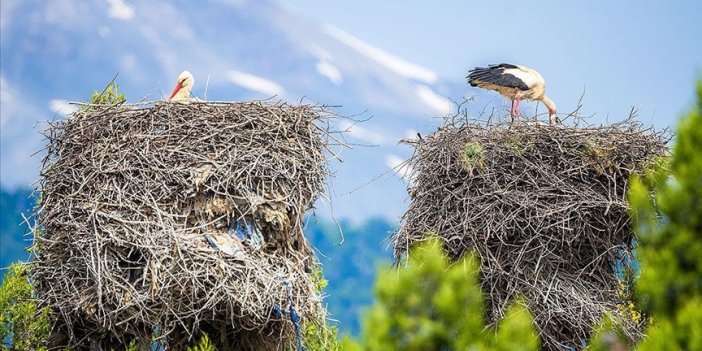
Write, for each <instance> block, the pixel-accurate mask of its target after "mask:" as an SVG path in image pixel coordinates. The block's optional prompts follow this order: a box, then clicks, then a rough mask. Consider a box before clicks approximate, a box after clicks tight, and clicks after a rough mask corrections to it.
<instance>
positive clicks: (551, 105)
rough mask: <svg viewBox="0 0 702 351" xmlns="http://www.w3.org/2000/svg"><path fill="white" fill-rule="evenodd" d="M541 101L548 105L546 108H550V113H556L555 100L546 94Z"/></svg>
mask: <svg viewBox="0 0 702 351" xmlns="http://www.w3.org/2000/svg"><path fill="white" fill-rule="evenodd" d="M541 102H543V103H544V105H546V108H548V113H549V114H554V113H556V104H555V103H554V102H553V100H551V99H549V98H548V96H546V94H544V96H543V97H542V98H541Z"/></svg>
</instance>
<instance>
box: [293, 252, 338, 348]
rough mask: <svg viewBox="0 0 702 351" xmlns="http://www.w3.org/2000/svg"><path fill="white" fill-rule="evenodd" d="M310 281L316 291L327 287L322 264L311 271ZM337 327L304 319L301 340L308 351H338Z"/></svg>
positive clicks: (321, 290) (320, 291)
mask: <svg viewBox="0 0 702 351" xmlns="http://www.w3.org/2000/svg"><path fill="white" fill-rule="evenodd" d="M312 281H313V282H314V284H315V288H316V290H317V292H318V293H320V294H321V293H322V292H323V291H324V289H325V288H326V287H327V284H328V281H327V280H326V279H324V274H323V271H322V265H321V264H318V265H317V266H316V267H315V268H314V272H313V273H312ZM336 335H337V328H336V327H333V326H330V325H328V324H327V323H324V324H323V325H320V324H319V323H316V322H315V321H305V322H303V324H302V340H303V342H304V344H305V346H306V349H307V350H310V351H326V350H329V351H338V350H341V346H340V345H339V340H338V339H337V336H336Z"/></svg>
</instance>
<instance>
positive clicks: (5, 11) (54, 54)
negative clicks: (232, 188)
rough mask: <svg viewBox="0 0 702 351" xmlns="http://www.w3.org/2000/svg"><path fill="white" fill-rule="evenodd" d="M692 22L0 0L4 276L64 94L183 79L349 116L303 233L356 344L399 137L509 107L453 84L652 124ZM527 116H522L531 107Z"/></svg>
mask: <svg viewBox="0 0 702 351" xmlns="http://www.w3.org/2000/svg"><path fill="white" fill-rule="evenodd" d="M700 13H702V2H699V1H694V0H690V1H678V2H675V3H674V4H673V3H666V2H660V1H639V2H637V3H636V4H635V5H634V4H633V3H624V2H605V1H594V2H582V1H581V2H568V3H562V2H559V1H519V2H506V1H505V2H497V3H496V2H492V1H470V2H467V1H441V2H429V1H399V0H391V1H383V2H378V1H370V0H356V1H335V2H333V3H332V2H329V1H322V0H300V1H285V0H279V1H275V0H256V1H247V0H209V1H199V2H193V1H182V2H178V1H174V2H166V1H158V0H144V1H139V2H137V1H130V0H91V1H77V0H76V1H73V0H55V1H51V2H48V1H39V0H36V1H31V0H27V1H15V0H3V1H2V2H1V3H0V16H1V17H0V32H1V34H0V39H1V41H0V137H1V142H0V188H1V189H0V191H1V192H0V205H1V206H0V235H1V236H0V240H1V241H0V244H1V247H0V255H1V257H0V268H2V269H3V272H4V268H5V267H7V266H8V265H9V264H10V262H13V261H16V260H26V259H27V257H28V254H27V253H26V251H25V250H24V248H25V247H26V246H28V245H29V244H30V240H31V238H30V237H27V236H23V234H24V233H26V232H27V231H28V230H27V228H26V227H25V226H22V225H21V222H22V214H25V215H28V213H29V209H30V208H31V207H32V205H33V202H34V200H33V199H32V198H31V196H30V194H31V192H32V189H33V187H34V185H35V184H34V183H35V182H36V181H37V179H38V174H39V163H40V160H41V157H42V151H41V150H42V148H43V140H42V135H41V132H42V130H43V129H44V127H45V125H46V124H45V123H46V121H47V120H57V119H63V118H66V116H67V114H69V113H71V112H72V111H74V110H75V106H74V105H70V104H69V102H70V101H86V100H88V99H89V98H90V95H91V94H92V92H93V91H94V90H102V88H104V87H105V86H106V85H107V83H108V82H109V81H110V80H111V79H112V78H113V77H114V76H115V75H116V74H117V73H119V76H118V78H117V83H118V84H119V86H120V88H121V90H122V91H124V92H125V93H126V95H127V99H128V101H129V102H138V101H142V100H146V101H150V100H162V99H164V98H165V97H167V95H168V93H170V91H171V89H172V87H173V86H174V85H175V79H176V76H177V75H178V73H180V72H181V71H182V70H189V71H190V72H192V73H193V75H194V76H195V87H194V89H193V95H194V96H196V97H198V98H200V99H207V100H249V99H265V98H269V97H271V96H275V97H276V98H278V99H283V100H286V101H289V102H292V103H297V102H300V101H302V102H306V103H320V104H327V105H333V106H336V107H334V110H333V111H334V112H336V113H338V114H341V115H345V116H353V117H354V119H356V120H359V121H360V120H362V122H359V123H354V122H353V121H351V120H348V121H345V122H344V121H342V122H340V125H339V126H338V127H339V128H341V129H345V130H348V137H347V141H348V142H349V143H351V144H353V147H352V148H348V149H344V150H341V158H342V159H343V162H332V164H331V166H332V168H333V170H334V173H335V176H334V178H331V179H329V182H328V183H329V186H328V198H329V199H330V200H328V201H327V200H320V201H319V202H318V204H317V206H316V207H317V208H316V210H315V211H314V214H315V216H311V217H310V220H309V226H308V228H307V231H306V232H307V235H308V238H309V239H310V240H311V241H312V242H313V244H314V245H315V246H316V247H317V249H318V251H319V257H320V260H321V261H322V263H323V264H324V272H325V276H326V278H327V279H329V281H330V284H329V288H328V289H327V294H328V295H329V296H328V297H327V299H326V301H327V303H328V305H329V309H330V311H331V313H332V318H334V319H337V320H339V321H340V328H341V330H342V331H344V332H350V333H356V332H357V331H358V320H357V319H358V316H359V312H360V310H361V309H362V307H363V306H364V305H367V304H368V303H370V299H371V291H370V287H371V286H372V283H373V279H374V274H375V270H376V266H375V265H382V264H387V263H388V262H390V260H391V256H392V253H391V252H389V251H388V250H386V247H387V245H388V242H387V238H388V236H389V234H390V233H391V232H392V231H393V230H395V228H396V227H397V225H398V221H399V217H400V216H401V215H402V213H403V211H404V209H405V208H406V206H407V195H406V194H407V193H406V188H407V186H408V183H407V181H406V180H405V178H404V177H403V175H404V174H405V173H406V171H407V169H406V168H403V167H401V164H402V162H403V161H404V160H406V159H407V158H408V157H409V156H410V155H411V154H412V149H411V148H410V147H408V146H405V145H399V144H398V141H400V140H401V139H405V138H410V139H411V138H415V137H416V134H417V132H421V133H423V134H428V133H430V132H432V131H433V130H435V129H436V128H437V127H438V126H439V125H440V124H441V122H442V119H441V117H442V116H446V115H449V114H452V113H455V111H456V109H457V107H456V103H460V102H462V101H464V100H465V99H472V101H471V102H470V103H469V105H468V111H469V112H471V113H472V114H474V115H476V116H477V115H479V114H480V113H481V112H482V111H487V113H490V112H491V111H497V112H499V113H501V114H506V113H507V111H508V110H509V102H508V101H506V100H504V99H502V98H499V97H498V96H497V94H496V93H491V92H484V91H478V90H476V89H473V88H471V87H469V86H468V85H467V84H466V82H465V76H466V74H467V73H468V70H469V69H471V68H473V67H475V66H484V65H487V64H492V63H501V62H508V63H515V64H523V65H526V66H529V67H532V68H534V69H536V70H538V71H539V72H540V73H541V74H542V75H543V76H544V78H545V79H546V82H547V89H548V93H549V96H550V97H551V98H552V99H553V100H554V101H555V102H556V104H557V105H558V109H559V112H560V113H564V114H565V113H568V112H570V111H572V110H574V109H575V108H576V107H577V105H578V101H579V100H580V98H581V96H583V94H584V97H583V100H582V103H583V107H582V109H581V110H580V112H581V114H583V115H593V117H592V118H591V122H592V123H609V122H616V121H619V120H622V119H624V118H626V117H627V116H628V115H629V112H630V110H631V109H632V108H634V109H636V110H638V116H639V119H640V120H641V121H642V122H643V123H644V124H649V125H653V126H654V127H655V128H658V129H662V128H666V127H670V126H673V125H674V124H675V121H676V120H677V117H678V116H679V115H680V114H681V113H682V112H684V111H685V110H686V109H687V107H688V106H690V105H691V104H692V103H693V89H692V87H693V85H694V81H695V78H696V77H699V76H700V73H701V69H702V40H701V39H700V38H702V25H701V24H700V23H699V18H698V17H699V14H700ZM527 106H528V107H527ZM527 106H524V107H523V108H522V112H524V113H526V114H527V115H534V113H535V110H536V104H535V103H529V104H527ZM539 109H540V110H542V111H543V107H539ZM337 222H338V225H337ZM340 228H341V229H342V230H343V237H344V238H345V240H344V241H343V243H342V233H341V232H340V230H339V229H340ZM374 263H375V265H374Z"/></svg>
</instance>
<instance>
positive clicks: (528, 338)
mask: <svg viewBox="0 0 702 351" xmlns="http://www.w3.org/2000/svg"><path fill="white" fill-rule="evenodd" d="M478 269H479V263H478V261H477V259H476V258H475V257H473V256H472V255H469V256H467V257H466V258H464V259H462V260H460V261H458V262H456V263H450V262H449V260H448V259H447V258H446V256H445V255H444V251H443V248H442V246H441V244H440V242H439V241H438V240H437V239H432V240H429V241H427V242H426V243H424V244H423V245H420V246H416V247H415V248H413V249H412V251H411V252H410V255H409V261H408V263H407V266H406V267H403V268H402V269H399V270H394V269H387V268H381V269H380V271H379V274H378V278H377V280H376V286H375V294H376V302H375V304H374V305H373V306H372V307H371V308H370V309H369V310H368V311H367V314H366V315H365V318H364V321H363V326H362V329H363V331H362V336H361V338H360V340H359V341H358V342H355V341H352V340H350V339H348V338H346V339H345V340H344V341H343V343H342V344H343V346H344V349H346V350H471V349H474V350H537V349H538V348H539V337H538V334H537V332H536V330H535V328H534V326H533V323H532V317H531V315H530V314H529V312H528V311H527V310H526V308H525V307H524V304H523V303H522V302H519V301H517V302H516V303H515V304H514V305H513V306H512V307H511V308H510V309H509V310H508V312H507V315H506V316H505V318H504V319H503V320H502V321H501V322H500V323H499V325H498V328H497V330H496V331H495V330H492V329H490V328H486V327H485V325H486V323H485V320H484V316H485V313H484V307H483V295H482V292H481V291H480V284H479V281H478V280H479V278H478Z"/></svg>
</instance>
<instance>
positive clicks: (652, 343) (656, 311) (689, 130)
mask: <svg viewBox="0 0 702 351" xmlns="http://www.w3.org/2000/svg"><path fill="white" fill-rule="evenodd" d="M697 99H698V100H697V105H696V106H695V108H693V110H692V111H690V113H689V114H688V115H687V116H686V117H684V118H683V119H682V120H681V122H680V125H679V126H678V138H677V141H676V143H675V147H674V148H673V153H672V156H671V159H670V160H659V161H657V162H656V163H655V164H654V165H653V166H652V167H651V169H650V170H649V171H647V172H646V174H645V175H644V176H643V177H634V179H632V182H631V187H630V191H629V202H630V203H631V208H632V217H633V221H634V228H635V230H636V233H637V237H638V240H639V247H638V258H639V262H640V265H641V275H640V277H639V279H638V280H637V281H636V294H637V296H638V302H639V306H640V307H641V308H642V309H643V311H644V313H645V314H646V315H648V316H650V319H651V320H650V323H649V328H648V330H647V333H646V334H647V337H646V338H645V339H644V340H643V341H642V342H641V343H640V344H639V345H638V347H637V349H638V350H702V152H700V150H702V81H700V82H698V84H697ZM604 329H606V327H605V328H604ZM609 330H614V327H610V329H609ZM607 333H609V335H612V333H611V331H606V330H605V331H601V332H600V333H599V334H597V335H595V337H593V349H595V350H600V349H604V348H601V347H602V345H603V343H604V342H605V341H604V339H605V338H604V337H603V335H607ZM615 336H616V334H615ZM610 339H612V337H610ZM595 347H600V348H595Z"/></svg>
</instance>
